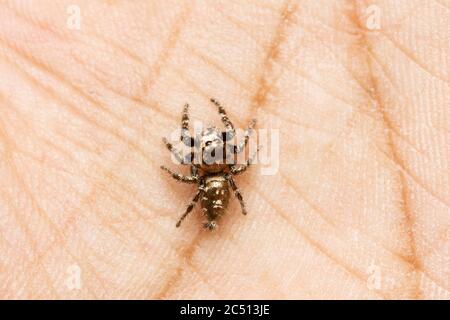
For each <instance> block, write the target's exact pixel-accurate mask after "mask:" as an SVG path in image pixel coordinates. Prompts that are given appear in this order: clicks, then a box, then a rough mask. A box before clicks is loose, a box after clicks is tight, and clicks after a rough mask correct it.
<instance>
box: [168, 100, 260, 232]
mask: <svg viewBox="0 0 450 320" xmlns="http://www.w3.org/2000/svg"><path fill="white" fill-rule="evenodd" d="M211 102H212V103H214V104H215V105H216V106H217V108H218V111H219V114H220V116H221V118H222V122H223V124H224V125H225V128H226V129H225V131H221V130H219V129H218V128H216V127H208V128H206V129H204V130H203V131H202V133H201V135H200V136H196V137H192V136H191V135H190V133H189V114H188V109H189V105H188V104H186V105H185V106H184V109H183V115H182V119H181V135H180V140H181V141H182V142H183V143H184V144H185V145H186V146H188V147H191V152H190V154H188V155H187V156H185V157H183V154H182V153H181V152H180V151H179V150H177V149H176V148H175V147H174V146H173V145H172V144H171V143H170V142H169V141H168V140H167V139H166V138H163V141H164V143H165V145H166V146H167V148H168V149H169V150H170V152H172V154H173V155H174V156H175V158H176V159H177V160H178V161H179V163H181V164H184V165H189V166H190V169H191V175H189V176H185V175H182V174H179V173H175V172H173V171H171V170H170V169H168V168H167V167H165V166H161V169H163V170H165V171H167V172H168V173H169V174H170V175H171V176H172V177H173V178H174V179H176V180H177V181H180V182H185V183H196V184H198V190H197V193H196V194H195V196H194V199H192V201H191V203H190V204H189V205H188V207H187V208H186V211H185V213H184V214H183V215H182V216H181V218H180V219H179V220H178V222H177V224H176V226H177V227H179V226H180V224H181V222H182V221H183V220H184V218H186V216H187V215H188V214H189V213H190V212H191V211H192V209H193V208H194V206H195V204H196V203H197V202H198V201H199V200H201V201H200V204H201V207H202V211H203V214H204V215H205V217H206V218H207V221H206V222H205V223H204V224H203V226H204V228H205V229H208V230H214V229H215V228H216V227H217V222H216V220H217V219H218V218H219V217H220V216H222V215H223V214H224V213H225V210H226V208H227V206H228V202H229V199H230V188H231V189H232V190H233V192H234V194H235V196H236V197H237V198H238V200H239V203H240V205H241V208H242V213H243V214H247V211H246V209H245V204H244V200H243V199H242V194H241V192H240V191H239V189H238V188H237V186H236V183H235V182H234V180H233V176H234V175H237V174H241V173H243V172H245V170H247V168H248V167H249V166H250V164H251V163H252V160H253V158H254V156H255V155H256V153H257V152H255V154H254V155H253V156H252V157H251V158H249V159H248V160H247V161H246V162H245V163H244V164H241V165H237V154H239V153H240V152H242V151H244V150H245V147H246V146H247V143H248V140H249V138H250V135H251V133H252V132H253V129H254V127H255V124H256V120H255V119H253V120H252V121H251V122H250V124H249V126H248V128H247V130H246V131H245V133H244V139H243V141H242V142H241V143H240V144H239V145H233V144H231V143H229V142H227V141H230V140H231V139H233V138H234V137H235V135H236V131H235V129H234V126H233V124H232V123H231V121H230V119H229V118H228V116H227V114H226V112H225V109H224V108H223V107H222V106H221V104H220V103H219V102H218V101H217V100H215V99H211ZM258 150H259V149H258ZM258 150H257V151H258Z"/></svg>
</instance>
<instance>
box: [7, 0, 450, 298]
mask: <svg viewBox="0 0 450 320" xmlns="http://www.w3.org/2000/svg"><path fill="white" fill-rule="evenodd" d="M77 10H79V11H77ZM77 13H79V17H80V20H79V27H80V28H77V23H76V18H77ZM73 19H75V20H73ZM449 25H450V2H449V1H447V0H435V1H425V0H418V1H409V0H408V1H406V0H405V1H403V0H399V1H397V0H390V1H380V0H375V1H370V3H369V2H365V1H350V0H348V1H344V0H342V1H328V0H322V1H316V0H299V1H295V0H287V1H275V0H265V1H241V0H230V1H228V0H227V1H225V0H224V1H207V0H203V1H178V0H177V1H175V0H172V1H143V0H142V1H141V0H137V1H125V0H122V1H120V0H95V1H90V0H89V1H88V0H70V1H66V0H57V1H54V0H39V1H12V0H11V1H8V0H4V1H0V108H1V112H0V177H1V181H2V182H1V185H0V252H2V254H1V256H0V298H5V299H8V298H50V299H51V298H60V299H61V298H92V299H96V298H137V299H144V298H149V299H173V298H175V299H177V298H187V299H189V298H191V299H207V298H209V299H222V298H233V299H240V298H241V299H243V298H244V299H252V298H253V299H259V298H266V299H303V298H305V299H308V298H324V299H336V298H340V299H383V298H385V299H396V298H409V299H445V298H446V299H448V298H450V269H449V267H448V266H449V265H450V251H449V250H450V210H449V208H450V187H449V186H450V174H449V173H450V163H449V159H450V150H449V145H450V143H449V142H450V125H449V123H450V122H449V119H450V114H449V113H450V111H449V110H450V108H449V101H450V68H449V66H450V55H449V54H448V53H449V52H450V37H449V31H448V26H449ZM210 97H214V98H217V99H218V100H219V101H220V102H221V103H222V104H223V105H224V106H225V108H226V110H227V113H228V115H229V116H230V118H231V120H232V121H233V122H234V124H235V126H236V127H239V128H242V129H245V127H246V126H247V125H248V123H249V121H250V119H252V118H257V119H258V128H260V129H261V128H262V129H277V130H279V142H280V149H279V155H277V156H278V157H279V168H278V171H277V172H276V173H275V174H273V175H262V174H261V170H260V166H258V165H255V166H254V167H252V168H250V169H249V170H247V172H246V173H245V174H243V175H242V176H239V177H237V178H236V184H237V185H238V186H239V188H240V190H241V191H242V193H243V197H244V201H245V203H246V207H247V211H248V214H247V215H246V216H244V215H242V214H241V210H240V206H239V203H238V201H237V200H236V199H232V200H231V203H230V205H229V208H228V211H227V214H226V215H225V216H224V217H223V219H221V220H220V222H219V228H218V229H217V230H216V231H215V232H207V231H205V230H203V229H202V227H201V223H202V222H203V220H202V218H201V213H200V210H199V207H196V208H195V209H194V210H193V212H192V213H191V214H190V215H189V216H188V217H187V218H186V219H185V220H184V221H183V224H182V225H181V226H180V228H175V223H176V221H177V220H178V218H179V217H180V216H181V215H182V214H183V212H184V211H185V209H186V206H187V205H188V204H189V202H190V201H191V199H192V197H193V196H194V194H195V191H196V189H195V187H194V186H192V185H187V184H179V183H177V182H176V181H175V180H173V179H172V178H171V177H170V176H168V175H167V174H166V173H165V172H163V171H162V170H160V165H162V164H163V165H167V166H168V167H170V168H171V169H172V170H174V171H176V172H180V173H184V174H188V169H187V168H186V167H181V166H175V165H174V164H172V163H171V161H170V154H169V152H168V151H167V149H166V148H165V146H164V144H163V143H162V141H161V138H162V137H163V136H169V135H170V133H171V132H172V131H173V130H175V129H176V128H178V127H179V126H180V120H181V111H182V108H183V105H184V104H185V103H186V102H188V103H189V104H190V106H191V107H190V114H191V117H192V119H196V120H197V121H203V122H204V123H205V124H214V125H221V123H220V118H219V117H218V115H217V112H216V109H215V108H214V106H212V105H211V103H210V102H209V99H210ZM262 152H263V151H262Z"/></svg>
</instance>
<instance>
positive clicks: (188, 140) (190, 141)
mask: <svg viewBox="0 0 450 320" xmlns="http://www.w3.org/2000/svg"><path fill="white" fill-rule="evenodd" d="M180 141H182V142H183V143H184V144H185V145H186V146H188V147H193V146H194V145H195V140H194V138H192V137H191V135H190V133H189V104H187V103H186V104H185V105H184V108H183V113H182V116H181V135H180Z"/></svg>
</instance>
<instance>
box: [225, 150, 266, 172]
mask: <svg viewBox="0 0 450 320" xmlns="http://www.w3.org/2000/svg"><path fill="white" fill-rule="evenodd" d="M260 149H261V147H260V146H258V149H256V152H255V153H254V154H253V156H252V157H251V158H249V159H248V160H247V162H246V163H245V164H243V165H241V166H235V165H233V166H231V169H230V172H231V174H232V175H238V174H241V173H243V172H245V170H247V168H248V167H250V165H251V164H252V163H253V160H254V159H255V157H256V155H257V153H258V151H259V150H260Z"/></svg>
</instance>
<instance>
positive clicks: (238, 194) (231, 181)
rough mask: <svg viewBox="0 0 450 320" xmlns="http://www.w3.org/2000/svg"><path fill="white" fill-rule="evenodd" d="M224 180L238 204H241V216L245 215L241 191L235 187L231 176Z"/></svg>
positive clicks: (245, 210)
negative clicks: (226, 181)
mask: <svg viewBox="0 0 450 320" xmlns="http://www.w3.org/2000/svg"><path fill="white" fill-rule="evenodd" d="M226 178H227V180H228V182H229V184H230V186H231V189H233V192H234V195H235V196H236V198H238V200H239V203H240V204H241V209H242V214H244V215H246V214H247V209H246V208H245V203H244V199H243V198H242V193H241V191H239V188H238V187H237V186H236V183H235V182H234V180H233V178H232V177H231V176H227V177H226Z"/></svg>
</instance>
